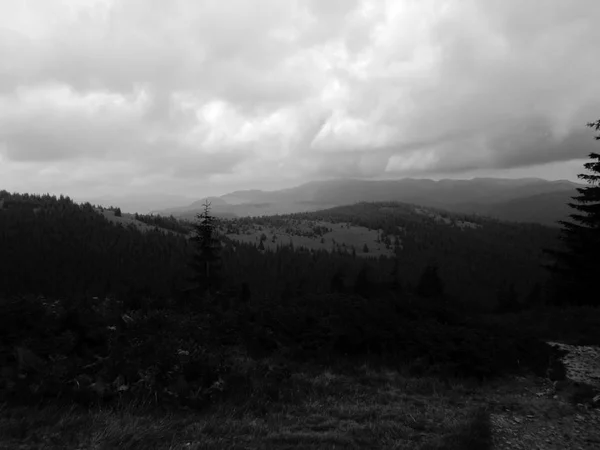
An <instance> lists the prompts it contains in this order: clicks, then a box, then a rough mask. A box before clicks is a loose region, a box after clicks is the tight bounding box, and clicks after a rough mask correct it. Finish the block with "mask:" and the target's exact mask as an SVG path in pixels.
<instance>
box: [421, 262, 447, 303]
mask: <svg viewBox="0 0 600 450" xmlns="http://www.w3.org/2000/svg"><path fill="white" fill-rule="evenodd" d="M417 295H418V296H419V297H424V298H435V297H442V296H443V295H444V285H443V283H442V280H441V279H440V276H439V275H438V268H437V266H436V265H428V266H427V267H425V270H424V271H423V274H422V275H421V278H420V279H419V284H418V285H417Z"/></svg>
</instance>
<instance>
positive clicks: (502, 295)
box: [496, 283, 521, 314]
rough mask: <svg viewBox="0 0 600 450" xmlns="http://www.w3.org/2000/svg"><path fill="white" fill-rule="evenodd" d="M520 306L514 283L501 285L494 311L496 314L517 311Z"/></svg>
mask: <svg viewBox="0 0 600 450" xmlns="http://www.w3.org/2000/svg"><path fill="white" fill-rule="evenodd" d="M520 306H521V305H520V303H519V296H518V294H517V291H516V289H515V285H514V284H513V283H510V284H509V285H508V286H506V285H505V286H503V287H502V289H500V291H499V292H498V300H497V304H496V312H497V313H498V314H506V313H511V312H518V311H519V309H520Z"/></svg>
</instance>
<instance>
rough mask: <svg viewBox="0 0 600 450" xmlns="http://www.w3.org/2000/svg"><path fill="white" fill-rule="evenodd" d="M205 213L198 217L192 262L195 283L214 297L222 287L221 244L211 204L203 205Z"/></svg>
mask: <svg viewBox="0 0 600 450" xmlns="http://www.w3.org/2000/svg"><path fill="white" fill-rule="evenodd" d="M203 207H204V211H202V212H201V213H199V214H198V215H197V216H196V217H197V219H198V222H197V223H196V224H194V235H193V236H192V241H193V242H194V243H195V244H196V253H195V254H194V258H193V261H192V268H193V270H194V273H195V281H196V283H197V284H198V287H199V288H200V289H201V290H202V291H203V292H205V293H206V294H208V295H209V296H210V295H213V294H215V293H216V291H217V290H218V289H219V287H220V285H221V271H220V269H221V267H220V261H221V257H220V256H221V255H220V249H221V242H220V240H219V239H218V238H217V237H216V223H215V218H214V217H213V216H212V215H211V214H210V202H208V201H206V202H205V203H204V205H203Z"/></svg>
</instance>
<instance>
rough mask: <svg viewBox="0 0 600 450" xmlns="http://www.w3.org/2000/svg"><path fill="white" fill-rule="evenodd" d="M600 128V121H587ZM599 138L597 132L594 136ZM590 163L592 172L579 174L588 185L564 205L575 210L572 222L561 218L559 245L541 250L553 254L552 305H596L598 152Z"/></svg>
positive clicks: (599, 268) (598, 269) (599, 206)
mask: <svg viewBox="0 0 600 450" xmlns="http://www.w3.org/2000/svg"><path fill="white" fill-rule="evenodd" d="M587 125H588V126H589V127H591V128H594V129H595V130H596V131H599V130H600V120H598V121H596V122H592V123H588V124H587ZM595 139H596V140H600V135H598V136H596V137H595ZM588 156H589V158H590V159H592V161H591V162H588V163H585V164H584V167H585V168H586V169H587V170H588V171H590V172H592V173H589V174H579V175H578V178H579V179H582V180H585V181H586V182H587V183H588V184H589V186H586V187H582V188H577V192H578V193H579V195H578V196H575V197H572V199H573V200H574V202H572V203H568V205H569V206H570V207H571V208H573V209H575V210H576V212H574V213H573V214H570V215H569V217H570V218H571V219H572V222H569V221H565V220H561V221H559V222H558V223H559V224H561V225H562V229H561V235H560V240H561V241H562V243H563V244H564V246H563V248H562V249H560V250H558V249H545V250H544V251H545V253H547V254H549V255H550V256H551V257H553V259H554V261H553V263H552V264H550V265H547V266H546V268H547V269H549V270H550V272H551V274H552V281H553V292H552V296H551V298H550V301H551V302H552V303H553V304H555V305H567V304H574V305H600V295H598V292H597V291H598V285H597V281H596V280H597V277H598V274H600V258H599V255H600V154H598V153H590V154H589V155H588Z"/></svg>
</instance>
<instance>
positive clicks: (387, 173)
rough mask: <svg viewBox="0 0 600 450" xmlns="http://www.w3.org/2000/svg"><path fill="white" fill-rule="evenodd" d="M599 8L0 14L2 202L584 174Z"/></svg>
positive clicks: (597, 97)
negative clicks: (343, 181)
mask: <svg viewBox="0 0 600 450" xmlns="http://www.w3.org/2000/svg"><path fill="white" fill-rule="evenodd" d="M599 22H600V1H598V0H572V1H568V2H567V1H565V0H544V2H539V1H534V0H527V1H523V0H485V1H483V0H387V1H386V0H371V1H369V0H366V1H360V0H295V1H294V0H252V1H248V0H189V1H188V0H169V1H164V0H16V1H15V0H0V189H6V190H9V191H17V192H30V193H33V192H36V193H45V192H49V193H54V194H59V193H64V194H66V195H71V196H72V197H76V198H77V197H79V198H90V197H92V198H93V197H99V196H106V195H134V194H136V195H140V194H154V193H161V194H173V195H185V196H187V197H192V198H193V197H195V198H200V197H203V196H206V195H221V194H224V193H227V192H230V191H234V190H238V189H267V190H271V189H278V188H285V187H291V186H295V185H298V184H301V183H302V182H306V181H311V180H320V179H331V178H346V177H352V178H365V179H367V178H369V179H379V178H386V179H390V178H402V177H413V178H434V179H440V178H472V177H474V176H497V177H509V178H514V177H529V176H534V177H540V178H547V179H570V180H574V181H575V180H576V175H577V174H578V173H581V172H582V171H583V168H582V164H583V163H584V162H585V159H586V157H587V155H588V154H589V153H590V152H591V151H598V142H597V141H595V140H594V132H593V130H591V129H590V128H587V127H586V123H587V122H590V121H594V120H597V119H600V83H598V80H600V59H599V58H598V48H597V46H598V42H600V26H598V23H599Z"/></svg>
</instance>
